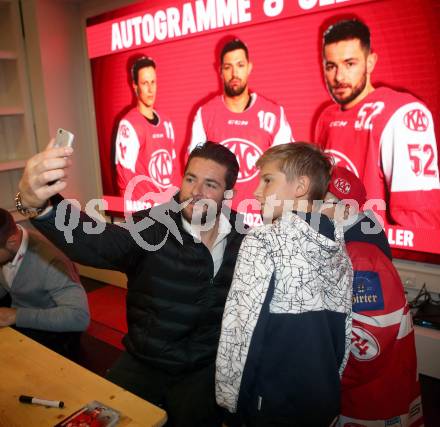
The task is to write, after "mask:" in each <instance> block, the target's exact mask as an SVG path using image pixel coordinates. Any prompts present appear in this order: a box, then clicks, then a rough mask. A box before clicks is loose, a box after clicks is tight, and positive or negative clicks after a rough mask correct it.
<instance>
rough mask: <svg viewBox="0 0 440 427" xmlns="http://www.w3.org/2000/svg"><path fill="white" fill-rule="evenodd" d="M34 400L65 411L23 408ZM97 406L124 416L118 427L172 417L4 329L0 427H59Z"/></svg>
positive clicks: (140, 426) (1, 333)
mask: <svg viewBox="0 0 440 427" xmlns="http://www.w3.org/2000/svg"><path fill="white" fill-rule="evenodd" d="M21 394H24V395H29V396H35V397H39V398H41V399H48V400H62V401H63V402H64V404H65V407H64V408H63V409H58V408H46V407H44V406H40V405H29V404H25V403H20V402H19V401H18V397H19V396H20V395H21ZM92 400H98V401H100V402H102V403H104V404H106V405H108V406H111V407H112V408H114V409H116V410H118V411H120V412H121V413H122V414H123V415H124V416H123V417H122V419H121V421H120V423H119V424H118V427H119V426H121V427H126V426H130V427H149V426H151V427H153V426H154V427H156V426H162V425H163V424H165V421H166V419H167V417H166V413H165V412H164V411H163V410H162V409H160V408H158V407H157V406H154V405H152V404H151V403H149V402H147V401H145V400H143V399H141V398H139V397H137V396H135V395H134V394H132V393H130V392H128V391H126V390H124V389H122V388H121V387H118V386H116V385H115V384H112V383H111V382H109V381H107V380H105V379H104V378H101V377H99V376H98V375H96V374H94V373H93V372H90V371H89V370H87V369H85V368H83V367H81V366H79V365H77V364H76V363H73V362H71V361H70V360H68V359H66V358H64V357H62V356H60V355H59V354H57V353H55V352H53V351H51V350H49V349H47V348H46V347H43V346H42V345H40V344H38V343H37V342H35V341H33V340H31V339H30V338H27V337H26V336H24V335H22V334H20V333H19V332H17V331H15V330H14V329H11V328H0V427H53V426H54V425H55V424H56V423H58V422H59V421H61V420H62V419H63V418H65V417H66V416H68V415H70V414H71V413H73V412H74V411H76V410H77V409H79V408H80V407H82V406H83V405H85V404H86V403H88V402H91V401H92Z"/></svg>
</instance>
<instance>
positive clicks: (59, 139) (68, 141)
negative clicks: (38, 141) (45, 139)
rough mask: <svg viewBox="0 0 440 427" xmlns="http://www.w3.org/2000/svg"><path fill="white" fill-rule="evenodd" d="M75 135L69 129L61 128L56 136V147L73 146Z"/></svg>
mask: <svg viewBox="0 0 440 427" xmlns="http://www.w3.org/2000/svg"><path fill="white" fill-rule="evenodd" d="M74 138H75V136H74V135H73V133H72V132H69V131H68V130H65V129H61V128H59V129H58V130H57V134H56V136H55V144H54V147H57V148H58V147H71V146H72V145H73V139H74Z"/></svg>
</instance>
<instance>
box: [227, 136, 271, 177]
mask: <svg viewBox="0 0 440 427" xmlns="http://www.w3.org/2000/svg"><path fill="white" fill-rule="evenodd" d="M220 144H221V145H223V146H224V147H226V148H227V149H229V150H230V151H232V152H233V153H234V154H235V157H237V161H238V164H239V166H240V171H239V173H238V179H237V182H239V183H240V182H247V181H250V180H251V179H253V178H255V177H256V176H257V174H258V169H257V168H256V167H255V163H256V162H257V160H258V159H259V158H260V156H261V155H262V154H263V152H262V151H261V148H260V147H258V145H256V144H254V143H253V142H251V141H248V140H247V139H241V138H230V139H225V140H224V141H222V142H221V143H220Z"/></svg>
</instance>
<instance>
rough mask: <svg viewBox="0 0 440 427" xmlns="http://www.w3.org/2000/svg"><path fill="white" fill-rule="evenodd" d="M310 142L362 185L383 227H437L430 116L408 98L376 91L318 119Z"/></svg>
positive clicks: (439, 209) (439, 203)
mask: <svg viewBox="0 0 440 427" xmlns="http://www.w3.org/2000/svg"><path fill="white" fill-rule="evenodd" d="M315 142H316V143H318V144H319V145H320V146H321V147H322V148H324V149H325V150H326V151H327V152H329V153H331V155H332V156H333V157H334V159H335V161H336V163H337V164H338V165H339V166H343V167H346V168H347V169H349V170H351V171H352V172H353V173H355V174H356V175H357V176H358V177H359V178H360V179H361V180H362V181H363V183H364V185H365V188H366V190H367V198H368V199H382V200H385V202H386V204H387V207H386V209H387V212H386V213H385V212H384V211H383V210H382V211H380V210H379V209H376V210H377V211H378V213H379V214H380V215H381V216H382V217H384V219H385V222H386V223H390V224H398V225H402V226H408V227H415V228H418V227H420V228H437V229H438V228H439V227H440V181H439V170H438V157H437V144H436V140H435V134H434V124H433V120H432V115H431V113H430V112H429V110H428V109H427V108H426V107H425V106H424V105H423V104H422V103H421V102H420V101H418V100H417V99H416V98H414V97H413V96H412V95H410V94H408V93H403V92H397V91H395V90H392V89H389V88H386V87H381V88H378V89H376V90H375V91H374V92H372V93H370V94H369V95H368V96H367V97H366V98H365V99H364V100H363V101H362V102H360V103H359V104H357V105H355V106H354V107H353V108H350V109H348V110H342V109H341V108H340V106H339V105H336V104H334V105H331V106H330V107H328V108H327V109H325V110H324V111H323V113H322V114H321V116H320V118H319V120H318V123H317V126H316V132H315Z"/></svg>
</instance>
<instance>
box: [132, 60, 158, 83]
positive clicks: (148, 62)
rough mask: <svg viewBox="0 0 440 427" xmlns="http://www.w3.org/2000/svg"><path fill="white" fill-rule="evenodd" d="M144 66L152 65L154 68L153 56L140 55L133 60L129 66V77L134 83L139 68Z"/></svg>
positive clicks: (136, 80)
mask: <svg viewBox="0 0 440 427" xmlns="http://www.w3.org/2000/svg"><path fill="white" fill-rule="evenodd" d="M146 67H153V68H154V69H156V63H155V62H154V61H153V58H150V57H149V56H142V57H140V58H137V59H136V61H134V62H133V65H132V66H131V79H132V80H133V82H134V83H135V84H138V80H139V70H140V69H142V68H146Z"/></svg>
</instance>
